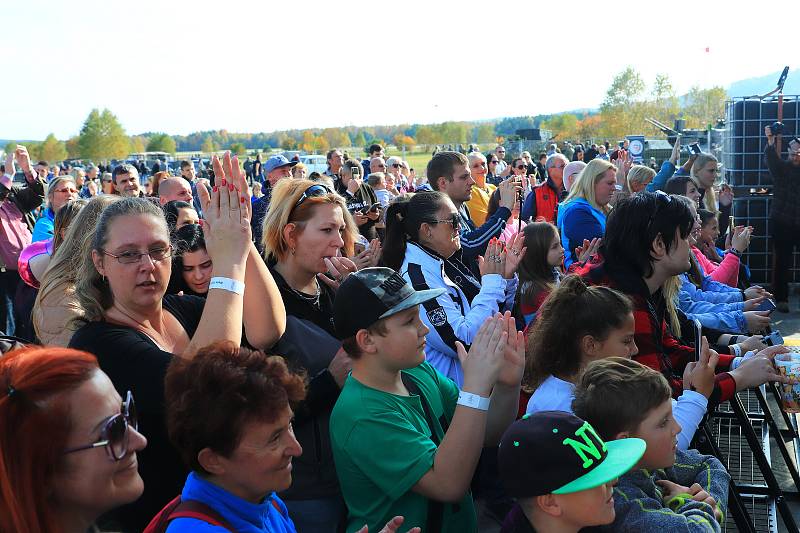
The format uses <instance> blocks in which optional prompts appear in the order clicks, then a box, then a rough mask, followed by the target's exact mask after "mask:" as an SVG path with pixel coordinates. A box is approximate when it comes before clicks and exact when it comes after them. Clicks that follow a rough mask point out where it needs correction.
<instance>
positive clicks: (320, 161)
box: [300, 155, 328, 175]
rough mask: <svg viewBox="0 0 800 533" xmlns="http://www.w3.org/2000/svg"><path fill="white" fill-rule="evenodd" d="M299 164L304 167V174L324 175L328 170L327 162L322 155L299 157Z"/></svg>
mask: <svg viewBox="0 0 800 533" xmlns="http://www.w3.org/2000/svg"><path fill="white" fill-rule="evenodd" d="M300 162H301V163H303V164H304V165H305V166H306V169H307V171H306V174H307V175H308V174H311V173H312V172H319V173H320V174H324V173H325V171H326V170H328V160H327V159H326V158H325V156H324V155H301V156H300Z"/></svg>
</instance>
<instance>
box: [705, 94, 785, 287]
mask: <svg viewBox="0 0 800 533" xmlns="http://www.w3.org/2000/svg"><path fill="white" fill-rule="evenodd" d="M777 120H778V98H777V96H772V97H768V98H763V99H761V98H733V99H731V100H729V101H728V102H727V103H726V104H725V126H726V131H725V140H724V149H723V156H722V162H723V169H724V170H723V172H724V174H723V181H725V182H727V183H728V184H729V185H730V186H731V187H732V188H733V190H734V193H735V198H734V202H733V216H734V218H735V221H736V224H737V225H750V226H753V227H754V231H753V238H752V239H751V241H750V247H749V248H748V250H747V253H746V255H745V262H746V263H747V264H748V266H749V267H750V272H751V282H753V283H761V284H765V283H769V282H770V279H771V271H772V251H771V243H770V221H769V213H770V203H771V201H772V176H771V175H770V173H769V170H768V169H767V164H766V161H765V160H764V147H765V146H766V143H767V138H766V136H765V135H764V127H765V126H770V125H771V124H772V123H773V122H776V121H777ZM781 122H783V124H784V134H783V136H784V141H783V146H782V153H781V157H782V158H785V157H786V150H787V146H788V144H789V143H788V139H791V138H792V137H793V136H795V135H797V134H798V131H800V96H784V97H783V118H782V120H781ZM798 186H800V185H798ZM726 223H727V221H724V220H720V225H723V224H726ZM790 279H791V281H793V282H800V254H799V253H798V252H797V251H796V252H795V254H794V262H793V265H792V276H791V278H790Z"/></svg>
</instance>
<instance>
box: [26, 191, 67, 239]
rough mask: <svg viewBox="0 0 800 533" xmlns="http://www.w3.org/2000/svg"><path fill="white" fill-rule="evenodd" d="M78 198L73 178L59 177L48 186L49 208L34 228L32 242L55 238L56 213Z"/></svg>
mask: <svg viewBox="0 0 800 533" xmlns="http://www.w3.org/2000/svg"><path fill="white" fill-rule="evenodd" d="M76 198H78V187H77V186H76V185H75V180H74V179H73V178H72V176H59V177H57V178H53V180H52V181H51V182H50V183H49V184H48V186H47V208H46V209H45V210H44V213H42V217H41V218H40V219H39V220H37V221H36V225H35V226H33V239H32V241H31V242H38V241H44V240H47V239H50V238H52V237H53V224H54V222H55V218H56V213H57V212H58V210H59V209H61V207H62V206H63V205H64V204H66V203H67V202H69V201H71V200H75V199H76Z"/></svg>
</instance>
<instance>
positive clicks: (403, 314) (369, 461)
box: [330, 268, 525, 533]
mask: <svg viewBox="0 0 800 533" xmlns="http://www.w3.org/2000/svg"><path fill="white" fill-rule="evenodd" d="M443 291H444V289H433V290H426V291H415V290H414V289H413V288H412V287H411V285H410V284H409V283H408V282H406V281H405V280H404V279H403V278H402V276H400V275H399V274H397V273H396V272H395V271H394V270H392V269H389V268H367V269H364V270H361V271H359V272H356V273H354V274H351V275H350V276H348V278H347V279H346V280H345V281H344V282H343V283H342V285H341V287H339V290H338V291H337V294H336V301H335V303H334V322H335V325H336V330H337V333H338V334H339V335H340V336H341V337H342V338H343V339H344V341H343V345H344V348H345V350H346V351H347V353H348V354H349V355H350V357H351V358H352V359H353V371H352V373H351V375H350V376H349V377H348V378H347V381H345V385H344V387H343V389H342V392H341V394H340V396H339V399H338V400H337V402H336V406H335V407H334V408H333V413H332V414H331V422H330V432H331V443H332V447H333V457H334V460H335V462H336V472H337V475H338V477H339V483H340V485H341V488H342V493H343V495H344V499H345V502H346V503H347V507H348V510H349V517H348V524H347V531H348V532H349V533H351V532H354V531H356V530H358V529H359V528H360V527H361V526H363V525H364V524H365V523H366V524H367V525H368V526H369V527H370V528H378V527H379V526H382V525H383V524H385V523H386V522H387V521H388V520H389V519H391V518H392V517H393V516H395V515H402V516H404V517H405V525H406V526H409V527H415V526H416V527H421V528H422V529H423V531H426V532H428V531H430V532H444V533H447V532H459V533H462V532H467V533H468V532H471V531H476V529H477V521H476V515H475V506H474V504H473V502H472V496H471V494H470V492H469V485H470V481H471V480H472V476H473V474H474V472H475V467H476V465H477V463H478V458H479V457H480V452H481V448H482V447H483V446H492V445H495V444H497V443H498V441H499V439H500V437H501V436H502V434H503V431H504V430H505V429H506V427H508V426H509V425H510V424H511V422H513V421H514V416H515V414H516V412H517V404H518V400H519V384H520V380H521V378H522V372H523V367H524V361H525V346H524V339H523V336H522V333H521V332H517V331H516V328H515V325H514V320H513V318H511V316H510V314H508V313H507V314H506V315H500V314H497V315H495V316H494V317H492V318H489V319H487V320H486V322H485V323H484V324H483V326H481V328H480V330H479V331H478V334H477V335H476V337H475V339H474V341H473V344H472V346H471V347H470V349H469V351H468V352H467V350H465V349H464V346H463V345H461V344H460V343H459V344H458V356H459V359H460V360H461V365H462V368H463V370H464V385H463V389H462V390H461V391H459V390H458V387H457V386H456V385H455V383H453V382H452V381H451V380H449V379H447V378H446V377H444V376H442V375H441V374H439V372H437V371H436V370H435V369H434V368H433V367H431V366H430V365H429V364H428V363H426V362H425V335H427V333H428V328H427V327H425V325H424V324H423V323H422V322H421V321H420V319H419V305H420V304H422V303H424V302H427V301H429V300H433V299H435V298H436V297H438V296H439V295H440V294H441V293H442V292H443Z"/></svg>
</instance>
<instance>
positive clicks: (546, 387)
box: [523, 275, 718, 450]
mask: <svg viewBox="0 0 800 533" xmlns="http://www.w3.org/2000/svg"><path fill="white" fill-rule="evenodd" d="M634 325H635V321H634V317H633V304H632V303H631V300H630V298H628V297H627V296H625V295H624V294H622V293H620V292H618V291H615V290H614V289H610V288H608V287H603V286H587V285H586V282H585V281H584V280H583V279H581V278H580V277H579V276H574V275H572V276H567V277H566V278H564V280H563V281H562V282H561V285H560V286H559V287H558V288H557V289H555V290H554V291H553V292H552V293H551V294H550V297H549V298H547V300H546V301H545V303H544V305H543V306H542V308H541V310H540V312H539V319H538V320H537V321H536V322H535V323H534V325H533V327H532V329H531V331H530V333H529V334H528V346H527V349H526V359H527V361H526V369H525V377H524V379H523V384H524V385H523V387H524V389H525V391H526V392H528V391H530V392H532V395H531V397H530V400H528V406H527V409H526V412H527V413H536V412H538V411H550V410H558V411H567V412H570V413H571V412H572V408H571V404H572V400H573V397H574V390H575V383H577V382H578V381H579V380H580V376H581V374H582V373H583V371H584V369H585V368H586V366H587V365H588V364H589V363H591V362H592V361H596V360H600V359H605V358H607V357H624V358H626V359H629V358H631V357H633V356H634V355H636V354H637V353H638V349H637V347H636V342H635V341H634V334H635V329H634ZM706 348H707V346H706ZM705 357H706V358H710V359H712V360H714V361H716V360H717V358H718V355H717V354H716V352H712V351H709V350H705ZM700 368H701V367H698V366H697V365H696V364H695V363H690V364H689V367H688V370H687V371H686V375H687V376H689V379H688V380H685V381H684V383H686V382H689V383H691V384H692V385H693V386H694V389H696V390H684V391H683V394H682V395H681V396H680V397H679V398H678V400H677V402H676V404H675V418H676V419H677V420H678V422H679V423H680V425H681V427H682V428H683V430H682V431H681V432H680V435H679V436H678V445H679V447H680V448H681V449H682V450H685V449H688V448H689V444H690V443H691V441H692V437H693V436H694V433H695V431H697V426H698V424H699V423H700V421H701V420H702V418H703V415H704V414H705V412H706V408H707V407H708V395H710V394H711V391H712V390H713V388H714V380H713V376H712V377H711V378H708V376H706V375H705V374H703V373H700V370H699V369H700ZM685 386H686V385H685Z"/></svg>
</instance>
